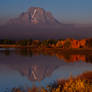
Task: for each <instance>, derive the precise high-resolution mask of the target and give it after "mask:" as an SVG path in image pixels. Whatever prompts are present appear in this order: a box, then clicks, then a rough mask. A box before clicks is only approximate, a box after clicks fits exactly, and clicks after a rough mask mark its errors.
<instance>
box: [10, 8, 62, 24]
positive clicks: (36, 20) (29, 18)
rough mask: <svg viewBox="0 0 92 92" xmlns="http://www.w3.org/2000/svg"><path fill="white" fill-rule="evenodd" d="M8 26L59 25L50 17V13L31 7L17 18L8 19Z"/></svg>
mask: <svg viewBox="0 0 92 92" xmlns="http://www.w3.org/2000/svg"><path fill="white" fill-rule="evenodd" d="M9 24H27V25H28V24H45V25H49V24H55V25H56V24H61V23H60V22H58V21H57V20H56V19H55V18H54V17H53V15H52V13H51V12H48V11H45V10H44V9H43V8H39V7H31V8H29V9H28V10H27V12H23V13H21V14H20V15H19V16H18V17H17V18H14V19H10V20H9Z"/></svg>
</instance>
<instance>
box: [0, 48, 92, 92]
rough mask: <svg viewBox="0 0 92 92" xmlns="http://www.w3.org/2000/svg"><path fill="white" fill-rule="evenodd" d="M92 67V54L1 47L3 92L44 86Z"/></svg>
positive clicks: (1, 82)
mask: <svg viewBox="0 0 92 92" xmlns="http://www.w3.org/2000/svg"><path fill="white" fill-rule="evenodd" d="M87 71H92V55H91V54H90V55H84V54H81V55H80V54H77V55H76V54H75V55H74V54H72V55H66V54H63V53H52V52H37V51H31V50H26V49H23V50H20V49H17V50H15V49H0V92H4V91H5V90H6V89H7V88H8V89H11V88H14V87H32V86H33V85H36V86H44V87H46V85H48V84H50V83H52V82H53V81H54V80H57V79H62V78H65V79H67V78H69V77H70V76H71V75H72V76H78V75H80V74H82V73H84V72H87Z"/></svg>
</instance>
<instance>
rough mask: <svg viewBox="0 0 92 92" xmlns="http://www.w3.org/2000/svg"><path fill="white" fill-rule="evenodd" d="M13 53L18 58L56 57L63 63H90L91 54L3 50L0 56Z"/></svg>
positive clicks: (91, 61)
mask: <svg viewBox="0 0 92 92" xmlns="http://www.w3.org/2000/svg"><path fill="white" fill-rule="evenodd" d="M12 52H13V53H14V54H16V55H20V56H27V57H28V56H30V57H32V56H40V55H44V56H56V57H57V58H58V59H59V60H64V61H65V62H80V61H83V62H89V63H92V53H89V54H84V53H81V54H80V53H77V54H73V53H72V54H67V53H62V52H61V53H60V52H54V51H44V50H43V51H40V50H35V49H34V50H32V49H15V50H14V49H11V50H10V49H4V50H2V51H0V53H1V54H4V55H6V56H8V55H10V53H12Z"/></svg>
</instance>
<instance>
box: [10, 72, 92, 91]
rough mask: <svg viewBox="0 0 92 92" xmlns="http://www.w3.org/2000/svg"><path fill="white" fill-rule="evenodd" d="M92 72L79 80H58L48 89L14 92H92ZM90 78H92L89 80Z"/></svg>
mask: <svg viewBox="0 0 92 92" xmlns="http://www.w3.org/2000/svg"><path fill="white" fill-rule="evenodd" d="M91 75H92V72H88V73H84V74H83V75H80V76H78V77H77V78H73V77H70V78H69V79H67V80H58V81H56V82H54V83H53V84H51V85H48V86H47V88H43V87H42V88H38V87H35V86H34V87H32V88H28V89H27V90H26V91H25V90H21V89H19V88H14V89H13V90H12V92H92V79H91V78H92V76H91ZM89 76H90V77H91V78H90V79H89V80H88V78H89Z"/></svg>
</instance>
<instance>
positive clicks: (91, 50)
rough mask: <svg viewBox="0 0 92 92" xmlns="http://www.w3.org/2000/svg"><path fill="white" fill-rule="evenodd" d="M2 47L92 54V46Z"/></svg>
mask: <svg viewBox="0 0 92 92" xmlns="http://www.w3.org/2000/svg"><path fill="white" fill-rule="evenodd" d="M0 48H19V49H31V51H38V52H42V51H48V52H53V53H57V52H58V53H67V54H77V53H78V54H92V48H42V47H41V48H35V47H31V46H19V45H3V44H1V45H0Z"/></svg>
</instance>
